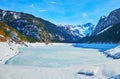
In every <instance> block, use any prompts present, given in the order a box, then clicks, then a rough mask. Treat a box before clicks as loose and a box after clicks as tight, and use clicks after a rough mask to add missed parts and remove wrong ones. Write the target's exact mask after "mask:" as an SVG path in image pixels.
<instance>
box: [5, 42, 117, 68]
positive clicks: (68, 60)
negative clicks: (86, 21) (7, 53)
mask: <svg viewBox="0 0 120 79" xmlns="http://www.w3.org/2000/svg"><path fill="white" fill-rule="evenodd" d="M114 46H116V45H112V44H110V45H109V44H108V45H104V44H80V45H78V44H73V45H67V44H66V45H59V44H58V45H48V46H37V47H24V48H20V49H19V50H20V51H21V53H19V54H18V55H17V56H15V57H13V58H11V59H10V60H8V61H7V62H6V64H12V65H28V66H39V67H50V68H54V67H68V66H76V65H83V64H86V65H89V64H101V63H105V62H107V61H110V60H111V59H110V58H106V56H105V55H104V54H103V53H102V51H103V50H106V49H109V48H112V47H114Z"/></svg>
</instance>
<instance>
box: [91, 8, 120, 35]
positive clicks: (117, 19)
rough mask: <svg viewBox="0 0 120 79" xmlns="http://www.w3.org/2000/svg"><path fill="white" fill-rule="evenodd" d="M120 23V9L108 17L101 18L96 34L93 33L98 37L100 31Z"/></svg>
mask: <svg viewBox="0 0 120 79" xmlns="http://www.w3.org/2000/svg"><path fill="white" fill-rule="evenodd" d="M118 23H120V8H118V9H116V10H114V11H112V12H111V13H110V14H109V15H108V17H106V16H101V18H100V20H99V22H98V24H97V26H96V28H95V30H94V32H93V33H92V35H93V36H94V35H96V34H97V33H99V32H100V31H102V30H104V29H105V28H107V27H109V26H111V25H115V24H118Z"/></svg>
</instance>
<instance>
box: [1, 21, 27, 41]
mask: <svg viewBox="0 0 120 79" xmlns="http://www.w3.org/2000/svg"><path fill="white" fill-rule="evenodd" d="M10 39H12V40H14V41H16V42H21V41H22V40H23V41H26V40H27V39H26V37H25V36H24V35H22V34H21V33H20V32H18V31H17V30H16V29H14V28H13V27H10V26H8V25H7V24H5V23H2V22H0V41H7V40H10Z"/></svg>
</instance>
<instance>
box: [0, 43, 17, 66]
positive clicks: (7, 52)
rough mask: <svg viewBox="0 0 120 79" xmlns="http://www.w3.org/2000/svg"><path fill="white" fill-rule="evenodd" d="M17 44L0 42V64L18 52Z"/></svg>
mask: <svg viewBox="0 0 120 79" xmlns="http://www.w3.org/2000/svg"><path fill="white" fill-rule="evenodd" d="M18 46H19V45H18V44H16V43H8V42H0V64H5V62H6V61H7V60H8V59H9V58H11V57H13V56H15V55H16V54H18V53H19V50H18Z"/></svg>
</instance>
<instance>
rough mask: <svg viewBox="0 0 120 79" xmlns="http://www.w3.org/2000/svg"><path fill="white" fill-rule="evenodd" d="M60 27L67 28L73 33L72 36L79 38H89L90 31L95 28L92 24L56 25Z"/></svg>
mask: <svg viewBox="0 0 120 79" xmlns="http://www.w3.org/2000/svg"><path fill="white" fill-rule="evenodd" d="M58 26H61V27H68V28H69V29H70V31H71V32H72V33H73V35H76V36H78V37H80V38H83V37H85V36H90V35H91V34H92V31H93V30H94V28H95V26H94V25H93V24H92V23H86V24H83V25H75V26H72V25H58Z"/></svg>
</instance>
